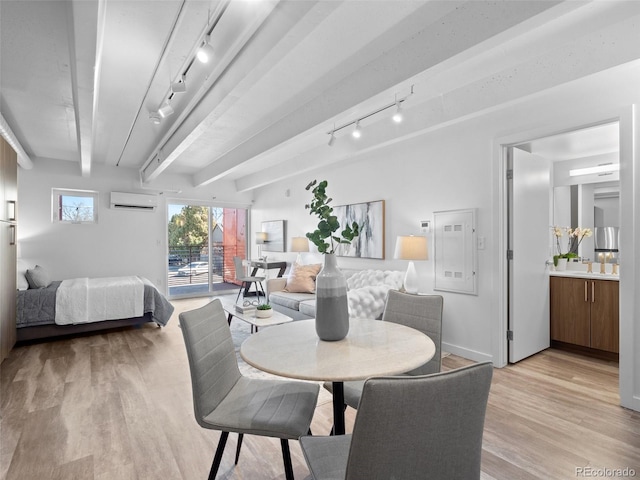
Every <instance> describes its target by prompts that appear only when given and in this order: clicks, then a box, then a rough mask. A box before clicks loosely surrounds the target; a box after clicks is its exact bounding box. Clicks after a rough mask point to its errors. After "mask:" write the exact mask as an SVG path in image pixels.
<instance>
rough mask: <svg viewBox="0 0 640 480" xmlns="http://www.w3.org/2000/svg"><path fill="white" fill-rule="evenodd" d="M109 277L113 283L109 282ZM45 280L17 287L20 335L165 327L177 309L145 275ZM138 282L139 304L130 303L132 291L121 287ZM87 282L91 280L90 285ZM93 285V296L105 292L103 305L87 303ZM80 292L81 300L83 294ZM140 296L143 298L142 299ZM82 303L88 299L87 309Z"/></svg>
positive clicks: (30, 337) (32, 337) (37, 336)
mask: <svg viewBox="0 0 640 480" xmlns="http://www.w3.org/2000/svg"><path fill="white" fill-rule="evenodd" d="M107 281H108V282H107ZM105 282H106V283H108V284H107V285H105ZM45 283H46V284H47V286H46V287H41V288H28V289H26V290H18V291H17V304H16V327H17V340H18V341H27V340H35V339H41V338H47V337H56V336H61V335H70V334H78V333H84V332H93V331H98V330H107V329H111V328H118V327H126V326H137V325H141V324H143V323H147V322H154V323H156V324H157V325H159V326H160V327H163V326H165V325H166V324H167V322H168V321H169V319H170V318H171V314H172V313H173V305H171V303H169V301H168V300H167V299H166V298H165V297H164V295H163V294H162V293H161V292H160V291H159V290H158V289H157V288H156V287H155V286H154V285H153V283H151V282H150V281H149V280H147V279H146V278H144V277H139V276H133V277H112V278H109V279H71V280H64V281H51V282H45ZM132 284H133V285H135V288H136V289H137V290H136V291H135V297H133V295H134V293H131V295H132V297H131V298H132V299H133V298H135V299H136V301H135V303H136V306H135V308H134V307H133V306H132V307H131V309H127V305H126V304H127V300H128V298H129V297H127V296H126V294H122V295H121V293H119V292H122V291H127V290H131V288H132V287H131V285H132ZM85 285H88V286H90V288H89V290H87V287H86V286H85ZM74 289H75V290H74ZM83 289H84V290H83ZM87 291H91V292H94V293H92V294H91V295H92V297H91V298H94V297H98V298H99V300H100V302H97V304H98V305H99V307H98V308H95V307H94V308H90V307H87V305H89V306H90V305H93V303H87V302H86V298H85V299H84V300H85V301H84V303H83V301H82V300H83V298H82V295H84V296H85V297H86V296H87V293H86V292H87ZM83 292H84V293H83ZM78 295H80V301H78V300H77V299H78ZM140 296H141V297H142V301H140V300H139V297H140ZM63 300H64V301H63ZM65 302H66V303H65ZM131 303H133V302H131ZM79 304H81V305H83V308H82V309H79V308H78V305H79ZM63 309H64V311H62V310H63ZM67 310H68V311H67ZM80 310H81V311H80ZM96 312H97V313H96ZM114 317H115V318H114Z"/></svg>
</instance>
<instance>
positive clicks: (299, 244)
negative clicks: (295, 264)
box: [291, 237, 309, 252]
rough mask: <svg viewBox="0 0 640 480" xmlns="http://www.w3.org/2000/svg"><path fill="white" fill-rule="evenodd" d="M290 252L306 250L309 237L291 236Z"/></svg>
mask: <svg viewBox="0 0 640 480" xmlns="http://www.w3.org/2000/svg"><path fill="white" fill-rule="evenodd" d="M291 251H292V252H308V251H309V239H308V238H307V237H293V238H292V239H291Z"/></svg>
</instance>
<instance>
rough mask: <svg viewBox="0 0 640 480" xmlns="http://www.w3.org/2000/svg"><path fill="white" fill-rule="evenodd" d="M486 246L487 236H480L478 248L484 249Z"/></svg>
mask: <svg viewBox="0 0 640 480" xmlns="http://www.w3.org/2000/svg"><path fill="white" fill-rule="evenodd" d="M484 246H485V238H484V237H478V250H484Z"/></svg>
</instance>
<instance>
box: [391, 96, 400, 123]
mask: <svg viewBox="0 0 640 480" xmlns="http://www.w3.org/2000/svg"><path fill="white" fill-rule="evenodd" d="M391 118H393V121H394V122H396V123H400V122H402V118H403V117H402V105H401V102H400V101H399V100H396V113H394V114H393V117H391Z"/></svg>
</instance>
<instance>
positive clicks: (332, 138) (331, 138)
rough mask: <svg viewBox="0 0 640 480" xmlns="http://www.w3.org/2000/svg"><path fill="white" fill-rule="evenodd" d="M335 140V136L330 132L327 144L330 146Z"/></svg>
mask: <svg viewBox="0 0 640 480" xmlns="http://www.w3.org/2000/svg"><path fill="white" fill-rule="evenodd" d="M335 141H336V136H335V135H334V132H333V131H332V132H331V136H330V137H329V146H330V147H331V146H332V145H333V144H334V142H335Z"/></svg>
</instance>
